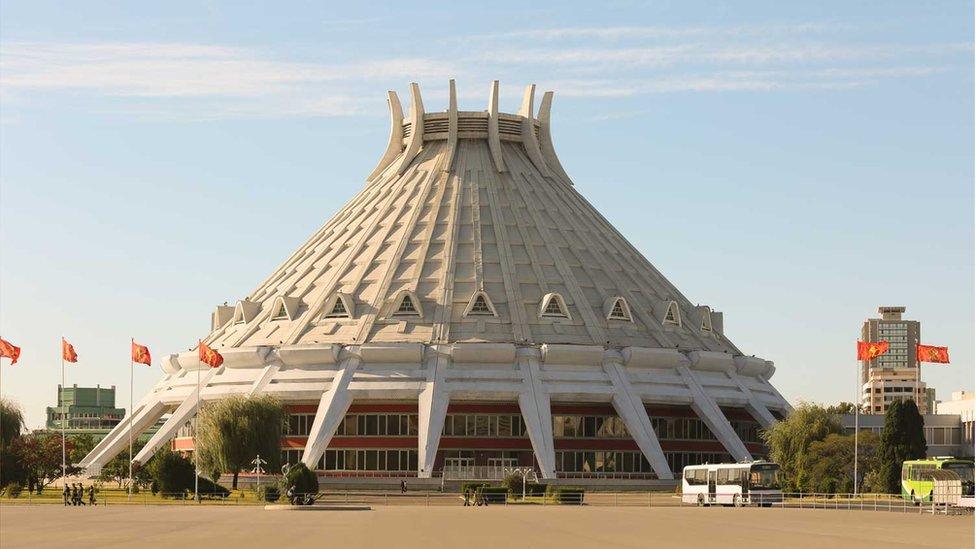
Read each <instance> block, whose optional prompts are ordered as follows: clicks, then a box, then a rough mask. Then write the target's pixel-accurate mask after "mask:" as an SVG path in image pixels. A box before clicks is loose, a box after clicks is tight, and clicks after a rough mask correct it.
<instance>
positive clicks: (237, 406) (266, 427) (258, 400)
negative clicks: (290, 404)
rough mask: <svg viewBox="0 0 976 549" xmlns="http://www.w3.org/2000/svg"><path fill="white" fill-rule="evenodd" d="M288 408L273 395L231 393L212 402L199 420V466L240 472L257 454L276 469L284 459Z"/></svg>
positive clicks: (201, 413)
mask: <svg viewBox="0 0 976 549" xmlns="http://www.w3.org/2000/svg"><path fill="white" fill-rule="evenodd" d="M284 420H285V409H284V407H283V406H282V405H281V403H280V402H278V400H277V399H276V398H274V397H272V396H253V397H244V396H232V397H228V398H224V399H221V400H218V401H216V402H212V403H209V404H208V405H207V406H206V407H205V408H204V409H203V410H201V412H200V416H199V418H198V420H197V436H196V444H197V445H198V448H197V451H199V452H200V455H199V459H200V469H201V470H203V471H213V470H214V469H215V468H220V470H222V471H227V472H229V473H231V474H232V475H234V480H233V485H232V487H233V489H235V490H236V489H237V475H238V474H239V473H240V471H241V470H242V469H245V468H248V466H249V465H250V464H251V461H252V460H253V459H254V458H255V456H257V455H260V456H261V459H264V460H266V461H267V462H268V467H269V468H270V469H272V470H274V469H277V468H278V466H279V463H278V462H279V461H280V459H281V431H282V424H283V423H284Z"/></svg>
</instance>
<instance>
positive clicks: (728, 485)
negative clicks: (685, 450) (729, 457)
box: [681, 461, 783, 507]
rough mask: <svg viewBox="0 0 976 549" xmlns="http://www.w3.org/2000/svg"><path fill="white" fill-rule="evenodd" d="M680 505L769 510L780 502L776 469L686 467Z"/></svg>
mask: <svg viewBox="0 0 976 549" xmlns="http://www.w3.org/2000/svg"><path fill="white" fill-rule="evenodd" d="M681 501H682V503H691V504H697V505H700V506H705V505H732V506H735V507H741V506H743V505H761V506H763V507H769V506H770V505H772V504H773V503H778V502H781V501H783V491H782V488H781V487H780V472H779V465H777V464H775V463H770V462H768V461H753V462H745V463H715V464H709V463H706V464H704V465H689V466H688V467H685V468H684V470H683V471H682V474H681Z"/></svg>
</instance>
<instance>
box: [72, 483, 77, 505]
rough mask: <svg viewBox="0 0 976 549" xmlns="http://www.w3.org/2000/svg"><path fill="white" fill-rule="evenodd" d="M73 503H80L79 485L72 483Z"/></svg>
mask: <svg viewBox="0 0 976 549" xmlns="http://www.w3.org/2000/svg"><path fill="white" fill-rule="evenodd" d="M71 505H74V506H77V505H78V485H77V484H75V483H73V482H72V483H71Z"/></svg>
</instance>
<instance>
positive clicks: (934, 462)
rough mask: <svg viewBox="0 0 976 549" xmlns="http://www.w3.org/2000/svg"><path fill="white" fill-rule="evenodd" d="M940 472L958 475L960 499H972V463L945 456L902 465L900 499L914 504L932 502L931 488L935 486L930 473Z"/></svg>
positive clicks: (907, 462) (917, 460)
mask: <svg viewBox="0 0 976 549" xmlns="http://www.w3.org/2000/svg"><path fill="white" fill-rule="evenodd" d="M940 470H941V471H951V472H953V473H955V474H956V475H958V476H959V480H960V482H961V484H962V497H963V498H972V497H973V462H972V461H971V460H966V459H956V458H954V457H946V456H940V457H935V458H929V459H916V460H912V461H906V462H904V463H902V464H901V497H903V498H904V499H906V500H908V501H912V502H915V503H921V502H930V501H932V488H933V487H934V486H935V479H934V478H933V474H932V473H933V472H934V471H940Z"/></svg>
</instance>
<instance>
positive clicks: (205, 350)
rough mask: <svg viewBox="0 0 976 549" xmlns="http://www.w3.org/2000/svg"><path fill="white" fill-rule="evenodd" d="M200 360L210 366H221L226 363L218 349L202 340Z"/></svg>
mask: <svg viewBox="0 0 976 549" xmlns="http://www.w3.org/2000/svg"><path fill="white" fill-rule="evenodd" d="M199 347H200V362H203V363H204V364H206V365H208V366H210V367H211V368H219V367H220V365H221V364H223V363H224V357H223V355H221V354H220V353H218V352H217V351H214V350H213V349H211V348H210V347H207V344H206V343H204V342H202V341H201V342H200V345H199Z"/></svg>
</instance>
